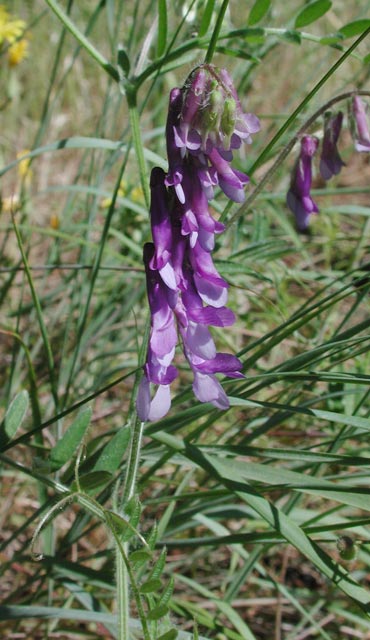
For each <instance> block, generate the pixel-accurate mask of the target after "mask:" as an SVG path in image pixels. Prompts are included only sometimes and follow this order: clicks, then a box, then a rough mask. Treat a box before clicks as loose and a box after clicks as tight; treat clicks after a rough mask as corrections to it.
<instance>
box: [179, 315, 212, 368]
mask: <svg viewBox="0 0 370 640" xmlns="http://www.w3.org/2000/svg"><path fill="white" fill-rule="evenodd" d="M185 341H186V345H187V347H188V349H190V351H191V352H192V353H193V354H195V355H197V356H199V357H200V358H206V359H207V360H208V359H210V358H215V356H216V347H215V343H214V341H213V338H212V336H211V334H210V332H209V330H208V329H207V327H206V326H205V325H201V324H197V323H196V322H191V321H190V322H189V324H188V326H187V328H186V330H185Z"/></svg>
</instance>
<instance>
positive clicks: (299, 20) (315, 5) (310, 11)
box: [294, 0, 332, 29]
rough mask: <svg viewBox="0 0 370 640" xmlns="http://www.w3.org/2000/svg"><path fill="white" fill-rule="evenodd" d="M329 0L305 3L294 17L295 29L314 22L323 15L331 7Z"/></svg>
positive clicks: (315, 0)
mask: <svg viewBox="0 0 370 640" xmlns="http://www.w3.org/2000/svg"><path fill="white" fill-rule="evenodd" d="M331 5H332V3H331V1H330V0H314V2H310V4H308V5H306V6H305V7H304V9H302V11H300V13H299V14H298V16H297V17H296V19H295V23H294V26H295V28H296V29H300V28H301V27H306V26H307V25H308V24H311V23H312V22H315V20H318V19H319V18H321V16H323V15H324V14H325V13H326V12H327V11H329V9H330V8H331Z"/></svg>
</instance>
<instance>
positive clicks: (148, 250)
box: [136, 243, 177, 421]
mask: <svg viewBox="0 0 370 640" xmlns="http://www.w3.org/2000/svg"><path fill="white" fill-rule="evenodd" d="M153 256H154V245H153V244H152V243H147V244H145V245H144V265H145V272H146V282H147V292H148V300H149V307H150V314H151V328H150V336H149V345H148V352H147V358H146V363H145V366H144V375H143V378H142V380H141V383H140V386H139V391H138V396H137V399H136V408H137V412H138V416H139V418H140V420H142V421H146V420H158V419H159V418H161V417H163V416H164V415H165V414H166V413H167V411H168V410H169V408H170V405H171V396H170V388H169V385H170V384H171V382H173V380H174V379H175V378H176V376H177V369H176V367H174V366H173V365H172V364H171V363H172V360H173V357H174V354H175V346H176V343H177V331H176V324H175V316H174V312H173V306H174V305H175V304H176V297H177V296H176V294H175V296H174V293H173V291H171V289H169V288H168V287H167V286H166V285H165V283H164V282H163V280H162V278H161V276H160V274H159V271H158V270H154V269H151V268H150V266H149V265H150V262H151V261H152V259H153ZM150 384H154V385H158V388H157V391H156V393H155V395H154V398H153V400H151V389H150Z"/></svg>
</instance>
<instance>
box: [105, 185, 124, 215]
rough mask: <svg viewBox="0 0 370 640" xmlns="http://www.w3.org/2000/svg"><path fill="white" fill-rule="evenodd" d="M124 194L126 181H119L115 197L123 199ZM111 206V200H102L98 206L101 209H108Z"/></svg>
mask: <svg viewBox="0 0 370 640" xmlns="http://www.w3.org/2000/svg"><path fill="white" fill-rule="evenodd" d="M126 193H127V182H126V180H121V182H120V185H119V187H118V190H117V196H118V197H119V198H123V197H124V196H125V195H126ZM111 204H112V198H103V200H102V201H101V203H100V206H101V207H102V209H109V207H110V206H111Z"/></svg>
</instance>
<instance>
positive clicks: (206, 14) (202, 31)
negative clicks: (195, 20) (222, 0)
mask: <svg viewBox="0 0 370 640" xmlns="http://www.w3.org/2000/svg"><path fill="white" fill-rule="evenodd" d="M214 7H215V0H208V2H207V4H206V7H205V9H204V11H203V16H202V20H201V22H200V27H199V31H198V34H199V36H200V37H201V38H202V37H203V36H205V35H206V33H207V31H208V27H209V25H210V24H211V20H212V13H213V9H214Z"/></svg>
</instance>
